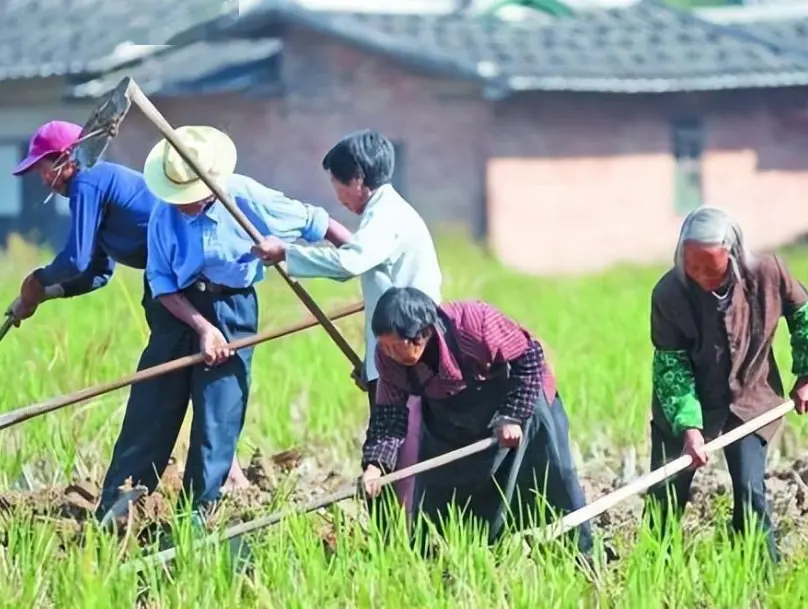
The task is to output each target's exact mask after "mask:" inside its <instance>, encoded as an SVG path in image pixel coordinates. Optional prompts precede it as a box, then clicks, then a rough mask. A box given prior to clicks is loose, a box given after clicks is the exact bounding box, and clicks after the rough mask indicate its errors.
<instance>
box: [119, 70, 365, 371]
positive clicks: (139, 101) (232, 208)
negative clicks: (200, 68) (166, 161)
mask: <svg viewBox="0 0 808 609" xmlns="http://www.w3.org/2000/svg"><path fill="white" fill-rule="evenodd" d="M130 95H131V99H132V103H134V104H135V105H136V106H137V107H138V108H140V110H141V111H142V112H143V114H145V115H146V118H148V119H149V120H150V121H151V122H152V123H154V125H155V127H157V129H158V130H159V131H160V133H161V134H162V135H163V137H165V138H166V140H168V142H169V143H170V144H171V145H172V146H173V147H174V149H175V150H176V151H177V154H179V155H180V157H182V159H183V160H184V161H185V162H186V163H188V165H189V166H190V167H191V169H193V170H194V173H196V174H197V175H198V176H199V179H200V180H202V181H203V182H204V183H205V185H206V186H207V187H208V188H210V189H211V191H212V192H213V193H214V194H215V195H216V197H217V198H218V199H219V201H221V203H222V205H224V206H225V208H226V209H227V211H228V212H230V214H231V215H232V216H233V218H234V219H235V220H236V222H238V223H239V226H241V228H243V229H244V230H245V231H246V232H247V234H248V235H249V236H250V237H251V238H252V240H253V241H255V243H256V244H259V243H261V241H263V239H264V235H262V234H261V233H260V232H258V229H257V228H255V226H253V224H252V222H250V220H249V218H247V216H246V215H244V213H243V212H242V211H241V210H240V209H239V207H238V206H237V205H236V203H235V201H233V199H232V198H231V197H230V196H229V195H228V194H227V192H225V190H224V189H223V188H222V187H221V186H220V185H219V184H218V183H217V182H216V180H215V179H213V177H212V176H211V175H210V174H209V173H208V172H207V171H206V170H205V169H204V168H202V167H200V165H199V163H198V162H197V161H196V159H194V158H193V157H192V156H191V155H190V154H189V153H188V150H187V149H186V148H185V145H184V144H183V143H182V141H180V139H179V138H178V137H177V133H176V132H175V131H174V128H173V127H172V126H171V125H170V124H169V122H168V121H167V120H166V119H165V117H164V116H163V115H162V114H161V113H160V111H159V110H158V109H157V108H156V107H155V105H154V104H153V103H151V101H150V100H149V98H148V97H146V94H145V93H143V91H142V90H141V89H140V87H139V86H138V85H137V83H135V81H132V82H131V90H130ZM274 266H275V269H276V270H277V271H278V274H279V275H280V276H281V277H282V278H283V280H284V281H285V282H286V283H287V284H288V285H289V287H290V288H292V291H294V293H295V294H296V295H297V297H298V298H299V299H300V300H301V302H303V304H304V305H305V306H306V308H307V309H308V310H309V311H310V312H311V314H312V315H314V317H315V318H316V319H317V321H318V322H319V323H320V324H321V325H322V326H323V328H325V330H326V332H328V335H329V336H330V337H331V339H332V340H333V341H334V342H335V343H336V344H337V346H338V347H339V348H340V350H341V351H342V352H343V353H344V354H345V356H346V357H347V358H348V360H349V361H350V362H351V364H353V366H354V368H355V369H356V370H357V371H358V370H361V369H362V366H363V362H362V359H361V358H360V357H359V356H358V355H357V354H356V352H355V351H354V350H353V349H352V348H351V346H350V345H349V344H348V341H346V340H345V337H344V336H342V334H341V333H340V331H339V330H338V329H337V327H336V326H335V325H334V324H333V323H331V321H330V320H329V319H328V317H326V315H325V313H323V311H322V310H321V309H320V307H318V306H317V303H316V302H314V299H313V298H312V297H311V295H310V294H309V293H308V292H307V291H306V290H305V288H304V287H303V286H301V285H300V283H298V282H297V281H295V280H294V279H292V278H291V277H289V275H288V274H287V273H286V271H284V270H283V269H282V268H281V267H280V265H274Z"/></svg>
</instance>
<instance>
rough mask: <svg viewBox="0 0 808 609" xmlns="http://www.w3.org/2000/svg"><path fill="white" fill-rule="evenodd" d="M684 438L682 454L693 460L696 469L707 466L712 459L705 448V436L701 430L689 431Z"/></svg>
mask: <svg viewBox="0 0 808 609" xmlns="http://www.w3.org/2000/svg"><path fill="white" fill-rule="evenodd" d="M684 436H685V445H684V448H683V449H682V454H684V455H689V456H690V457H692V458H693V465H692V467H693V468H694V469H695V468H698V467H701V466H703V465H706V464H707V462H708V461H709V460H710V457H709V455H708V454H707V450H706V449H705V447H704V446H705V445H704V435H702V433H701V430H699V429H687V430H685V434H684Z"/></svg>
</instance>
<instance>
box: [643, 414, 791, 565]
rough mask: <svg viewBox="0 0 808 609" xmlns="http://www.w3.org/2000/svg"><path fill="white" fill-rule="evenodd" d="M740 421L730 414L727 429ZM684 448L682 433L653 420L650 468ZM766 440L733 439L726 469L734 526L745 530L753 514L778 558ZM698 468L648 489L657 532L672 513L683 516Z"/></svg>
mask: <svg viewBox="0 0 808 609" xmlns="http://www.w3.org/2000/svg"><path fill="white" fill-rule="evenodd" d="M740 424H741V421H740V420H739V419H738V418H737V417H735V416H730V417H729V419H728V420H727V423H726V425H725V427H724V433H726V432H727V431H730V430H731V429H733V428H734V427H737V426H739V425H740ZM683 448H684V440H683V438H682V437H681V436H679V437H672V436H670V435H669V434H667V433H663V431H662V430H661V429H660V428H659V427H657V426H656V425H654V424H653V423H652V424H651V469H652V470H653V469H657V468H660V467H662V466H663V465H665V464H666V463H668V462H669V461H672V460H674V459H676V458H677V457H679V456H680V455H681V454H682V449H683ZM766 448H767V446H766V442H765V441H764V440H763V439H762V438H761V437H760V436H758V435H756V434H750V435H748V436H746V437H745V438H743V439H741V440H738V441H737V442H733V443H732V444H730V445H729V446H727V447H726V448H725V449H724V457H725V459H726V461H727V469H729V475H730V478H731V479H732V499H733V514H732V527H733V529H734V530H735V531H736V532H737V533H740V534H743V533H744V532H745V531H746V530H747V527H748V525H749V515H750V514H754V516H755V517H756V522H757V526H758V527H759V529H760V530H761V531H762V532H763V534H764V535H765V538H766V549H767V551H768V554H769V557H770V558H771V559H772V560H773V561H775V562H777V561H779V560H780V554H779V551H778V549H777V544H776V542H775V538H774V531H773V527H772V520H771V508H770V506H769V502H768V500H767V499H766ZM695 473H696V472H695V471H694V470H692V469H689V470H687V471H684V472H682V473H680V474H679V475H677V476H674V477H673V478H671V479H669V480H667V481H666V482H664V483H662V484H659V485H657V486H655V487H653V488H651V489H650V490H649V493H648V503H647V506H646V507H647V509H648V510H650V508H651V506H652V505H653V506H655V510H658V512H657V511H650V512H649V517H650V528H651V530H652V531H655V532H656V533H657V534H664V533H665V531H666V529H667V526H668V521H669V520H670V518H671V516H673V517H674V518H677V519H678V518H681V516H682V514H683V512H684V509H685V506H686V505H687V502H688V501H689V499H690V486H691V484H692V483H693V477H694V475H695Z"/></svg>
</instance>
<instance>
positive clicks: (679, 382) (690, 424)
mask: <svg viewBox="0 0 808 609" xmlns="http://www.w3.org/2000/svg"><path fill="white" fill-rule="evenodd" d="M653 379H654V392H655V394H656V397H657V400H659V405H660V406H661V408H662V412H663V413H664V415H665V418H666V419H667V421H668V423H670V425H671V427H672V428H673V433H675V434H676V435H679V434H681V433H682V432H684V431H685V430H686V429H692V428H695V429H701V428H702V427H703V421H702V416H701V404H700V403H699V398H698V396H697V395H696V381H695V379H694V377H693V368H692V366H691V365H690V359H689V358H688V356H687V352H686V351H662V350H659V349H655V350H654V364H653Z"/></svg>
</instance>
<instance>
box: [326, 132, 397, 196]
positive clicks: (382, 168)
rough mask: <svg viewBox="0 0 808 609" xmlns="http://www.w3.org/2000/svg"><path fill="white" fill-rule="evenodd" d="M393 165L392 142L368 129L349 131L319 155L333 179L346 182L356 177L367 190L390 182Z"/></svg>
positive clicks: (394, 161) (394, 159)
mask: <svg viewBox="0 0 808 609" xmlns="http://www.w3.org/2000/svg"><path fill="white" fill-rule="evenodd" d="M395 165H396V153H395V149H394V148H393V144H392V143H391V142H390V140H388V139H387V138H386V137H384V136H383V135H382V134H381V133H379V132H378V131H373V130H372V129H364V130H362V131H356V132H354V133H349V134H348V135H346V136H345V137H343V138H342V139H341V140H340V141H339V142H337V143H336V144H335V145H334V147H333V148H332V149H331V150H329V151H328V152H327V153H326V155H325V156H324V157H323V169H325V170H326V171H329V172H331V175H333V176H334V177H335V178H336V179H337V180H339V181H340V182H342V183H343V184H348V183H349V182H350V181H351V180H355V179H357V178H358V179H360V180H362V183H363V184H364V185H365V186H367V187H368V188H370V189H371V190H375V189H376V188H379V187H380V186H383V185H385V184H389V183H390V181H391V180H392V179H393V170H394V169H395Z"/></svg>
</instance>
